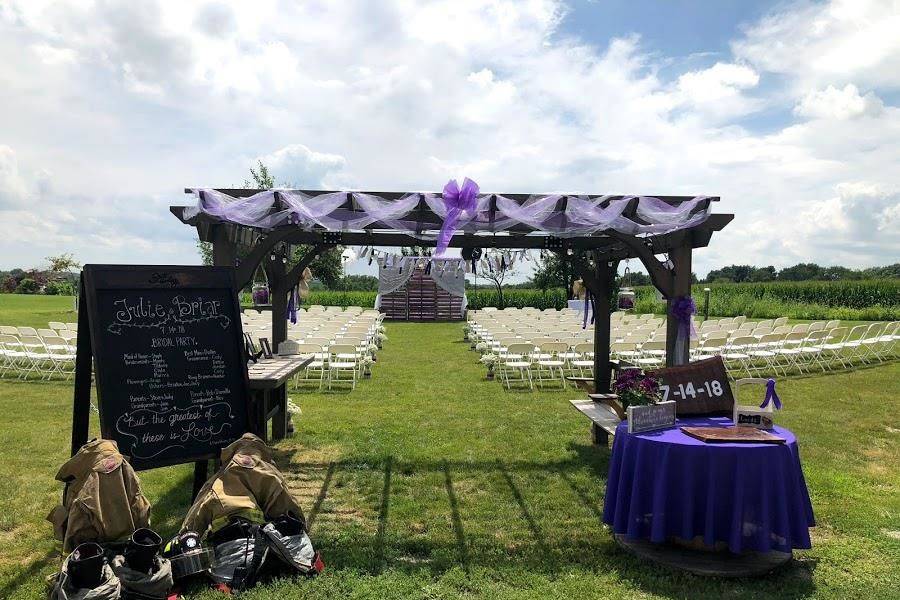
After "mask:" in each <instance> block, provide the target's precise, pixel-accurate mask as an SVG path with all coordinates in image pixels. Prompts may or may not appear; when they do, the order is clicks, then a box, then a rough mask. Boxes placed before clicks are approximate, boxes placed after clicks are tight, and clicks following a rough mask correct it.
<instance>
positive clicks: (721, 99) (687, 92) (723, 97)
mask: <svg viewBox="0 0 900 600" xmlns="http://www.w3.org/2000/svg"><path fill="white" fill-rule="evenodd" d="M758 83H759V74H758V73H757V72H756V71H754V70H753V69H751V68H750V67H748V66H746V65H740V64H734V63H722V62H717V63H716V64H714V65H713V66H712V67H709V68H708V69H702V70H698V71H690V72H688V73H685V74H683V75H681V76H680V77H679V78H678V83H677V88H678V92H680V95H681V100H682V101H683V102H685V103H687V104H689V105H692V106H693V107H694V108H696V109H698V110H701V111H703V112H705V113H708V114H709V115H710V116H713V117H718V118H724V117H735V116H740V115H744V114H747V113H749V112H752V111H754V110H756V109H757V108H759V107H760V105H761V103H760V102H759V101H757V100H755V99H752V98H749V97H747V96H745V95H744V91H745V90H749V89H752V88H754V87H756V86H757V84H758Z"/></svg>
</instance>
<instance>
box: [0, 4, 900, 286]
mask: <svg viewBox="0 0 900 600" xmlns="http://www.w3.org/2000/svg"><path fill="white" fill-rule="evenodd" d="M898 30H900V2H897V1H896V0H887V1H886V0H831V1H829V2H825V1H822V2H778V3H775V2H749V1H726V0H718V1H716V2H700V1H697V2H684V1H682V2H676V1H669V2H662V1H659V2H644V1H630V2H620V1H617V0H616V1H613V0H610V1H597V2H585V1H576V0H571V1H568V2H564V1H559V0H517V1H513V0H430V1H423V2H412V1H409V0H396V1H390V2H389V1H384V2H377V3H373V2H368V1H365V0H346V1H344V2H339V3H335V2H326V1H324V0H321V1H315V0H313V1H310V2H303V3H296V2H287V1H284V0H259V1H257V2H253V3H243V2H240V3H239V2H223V1H215V0H185V1H183V2H177V3H176V2H155V1H153V0H146V1H143V2H140V3H135V2H126V1H112V0H107V1H95V0H83V1H81V2H77V3H74V2H58V1H51V0H8V1H6V2H3V3H2V4H0V85H2V86H3V89H4V94H3V95H0V268H9V267H13V266H40V265H41V264H42V262H43V260H44V257H46V256H48V255H51V254H57V253H60V252H74V253H75V254H76V256H77V257H78V258H79V259H80V260H81V261H83V262H126V263H127V262H130V263H140V262H161V263H162V262H165V263H193V262H196V261H197V255H196V251H195V248H194V240H193V236H192V232H191V231H190V230H189V229H188V228H186V227H184V226H181V225H179V224H178V222H177V221H176V220H175V219H174V218H172V217H171V216H170V215H169V213H168V210H167V207H168V206H169V205H170V204H178V203H182V202H185V201H186V200H188V199H187V197H185V196H184V195H183V194H182V193H181V190H182V189H183V188H184V187H191V186H220V187H225V186H235V185H239V184H241V183H242V182H243V180H244V179H245V178H246V174H247V173H248V169H249V167H250V166H251V165H253V164H254V163H255V161H257V160H263V161H265V162H266V163H267V164H268V165H269V166H270V167H271V168H272V170H273V171H274V172H275V174H276V176H277V178H278V180H279V181H280V182H283V183H288V184H293V185H297V186H304V187H326V188H332V189H333V188H342V187H344V188H366V189H386V190H398V189H399V190H403V189H409V190H421V189H440V188H441V186H442V185H443V183H444V182H446V180H447V179H449V178H451V177H456V178H462V177H464V176H469V177H472V178H474V179H476V180H477V181H478V182H479V183H480V184H481V187H482V189H483V190H484V191H499V192H522V191H526V192H527V191H532V192H549V191H563V192H591V193H628V194H648V193H666V194H706V195H718V196H721V197H722V203H721V204H720V206H719V210H722V211H727V212H733V213H734V214H735V215H736V218H735V221H734V222H733V223H732V225H730V226H729V227H728V229H727V230H726V231H725V232H724V233H723V234H721V235H719V236H716V238H715V239H714V241H713V243H712V245H711V246H710V248H708V249H706V250H703V251H699V252H697V253H696V255H695V261H694V264H695V268H696V270H697V271H698V272H700V273H705V272H706V271H708V270H709V269H710V268H714V267H717V266H722V265H725V264H731V263H755V264H759V265H767V264H772V265H775V266H777V267H783V266H787V265H790V264H794V263H796V262H800V261H816V262H819V263H823V264H846V265H850V266H857V267H862V266H870V265H876V264H886V263H890V262H896V261H897V260H898V256H900V170H898V169H897V164H898V161H900V144H898V140H900V109H898V107H897V104H898V98H900V36H897V35H896V32H897V31H898ZM633 266H634V265H632V267H633ZM351 269H352V270H353V271H360V270H364V269H362V267H360V266H359V265H357V266H355V267H351Z"/></svg>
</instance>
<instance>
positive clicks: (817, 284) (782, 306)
mask: <svg viewBox="0 0 900 600" xmlns="http://www.w3.org/2000/svg"><path fill="white" fill-rule="evenodd" d="M706 287H708V288H710V297H709V314H710V315H711V316H718V317H728V316H736V315H746V316H748V317H751V318H773V317H782V316H784V317H790V318H792V319H843V320H848V321H880V320H894V319H900V280H898V279H885V280H863V281H797V282H772V283H718V284H696V285H694V286H693V290H692V294H693V296H694V300H695V301H696V302H697V309H698V311H699V312H702V311H703V302H704V292H703V288H706ZM635 292H636V294H637V298H636V303H635V309H636V310H638V311H640V312H664V311H665V307H664V305H663V303H662V302H660V301H658V300H657V299H656V290H655V289H653V288H652V287H649V286H642V287H639V288H637V289H636V290H635Z"/></svg>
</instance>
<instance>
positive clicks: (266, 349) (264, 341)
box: [259, 337, 275, 358]
mask: <svg viewBox="0 0 900 600" xmlns="http://www.w3.org/2000/svg"><path fill="white" fill-rule="evenodd" d="M259 345H260V347H261V348H262V355H263V358H275V355H274V354H273V353H272V344H270V343H269V338H264V337H263V338H259Z"/></svg>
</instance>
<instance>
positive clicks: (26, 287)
mask: <svg viewBox="0 0 900 600" xmlns="http://www.w3.org/2000/svg"><path fill="white" fill-rule="evenodd" d="M40 289H41V288H40V286H39V285H38V282H37V281H35V280H34V279H32V278H31V277H26V278H25V279H23V280H22V281H20V282H19V285H18V286H16V293H17V294H37V293H38V292H39V291H40Z"/></svg>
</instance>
